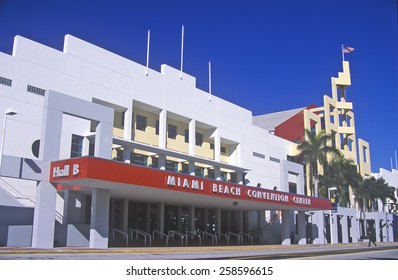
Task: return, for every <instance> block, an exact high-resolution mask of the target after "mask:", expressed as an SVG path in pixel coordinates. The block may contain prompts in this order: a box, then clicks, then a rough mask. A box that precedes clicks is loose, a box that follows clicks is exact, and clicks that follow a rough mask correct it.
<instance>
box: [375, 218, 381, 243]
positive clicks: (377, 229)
mask: <svg viewBox="0 0 398 280" xmlns="http://www.w3.org/2000/svg"><path fill="white" fill-rule="evenodd" d="M374 221H375V235H376V242H381V240H380V220H379V219H378V217H375V219H374Z"/></svg>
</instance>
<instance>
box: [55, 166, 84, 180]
mask: <svg viewBox="0 0 398 280" xmlns="http://www.w3.org/2000/svg"><path fill="white" fill-rule="evenodd" d="M71 167H72V168H71ZM71 171H72V173H71ZM79 172H80V170H79V165H78V164H65V165H64V166H63V167H62V168H61V167H60V166H55V167H53V170H52V175H53V178H62V177H69V175H71V174H72V175H73V176H76V175H78V174H79Z"/></svg>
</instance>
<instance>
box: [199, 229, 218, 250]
mask: <svg viewBox="0 0 398 280" xmlns="http://www.w3.org/2000/svg"><path fill="white" fill-rule="evenodd" d="M200 234H201V236H202V240H204V239H205V236H208V237H210V238H211V245H212V246H214V244H215V245H217V236H216V235H215V234H212V233H210V232H207V231H201V232H200Z"/></svg>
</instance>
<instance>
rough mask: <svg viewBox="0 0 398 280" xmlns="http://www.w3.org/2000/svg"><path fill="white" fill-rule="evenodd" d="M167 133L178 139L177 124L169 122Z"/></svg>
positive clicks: (170, 136) (171, 137)
mask: <svg viewBox="0 0 398 280" xmlns="http://www.w3.org/2000/svg"><path fill="white" fill-rule="evenodd" d="M167 135H168V137H169V138H170V139H176V138H177V126H175V125H172V124H169V125H168V126H167Z"/></svg>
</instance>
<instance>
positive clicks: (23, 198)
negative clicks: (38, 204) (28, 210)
mask: <svg viewBox="0 0 398 280" xmlns="http://www.w3.org/2000/svg"><path fill="white" fill-rule="evenodd" d="M0 182H1V183H2V184H0V188H1V189H2V190H3V191H4V192H6V193H7V194H8V195H10V196H11V197H13V198H14V199H15V200H17V201H18V202H19V203H21V204H22V205H23V206H27V207H34V206H35V202H34V200H32V199H31V198H29V197H28V196H27V195H23V194H21V193H20V192H19V191H18V190H17V189H15V188H14V187H13V186H11V185H10V183H8V182H7V181H5V180H4V179H1V178H0ZM22 202H24V203H22Z"/></svg>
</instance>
